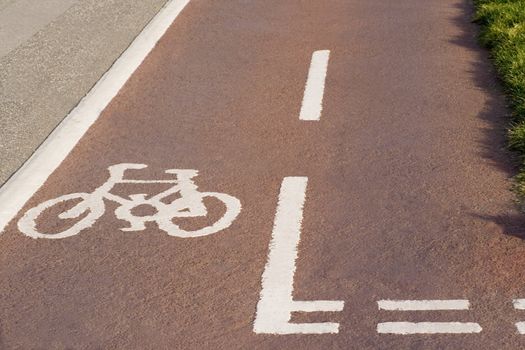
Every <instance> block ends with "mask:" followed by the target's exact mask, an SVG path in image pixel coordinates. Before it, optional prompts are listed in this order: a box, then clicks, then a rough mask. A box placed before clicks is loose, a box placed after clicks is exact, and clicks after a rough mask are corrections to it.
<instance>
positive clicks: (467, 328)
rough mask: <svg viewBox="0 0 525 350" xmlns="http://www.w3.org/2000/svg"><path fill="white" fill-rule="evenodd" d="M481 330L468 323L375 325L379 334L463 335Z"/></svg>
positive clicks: (475, 324) (474, 324) (390, 323)
mask: <svg viewBox="0 0 525 350" xmlns="http://www.w3.org/2000/svg"><path fill="white" fill-rule="evenodd" d="M481 331H482V328H481V326H480V325H479V324H477V323H469V322H418V323H412V322H384V323H379V324H378V325H377V333H381V334H404V335H406V334H439V333H447V334H463V333H479V332H481Z"/></svg>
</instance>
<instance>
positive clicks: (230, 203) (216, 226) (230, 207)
mask: <svg viewBox="0 0 525 350" xmlns="http://www.w3.org/2000/svg"><path fill="white" fill-rule="evenodd" d="M200 195H201V201H202V199H204V198H206V197H210V198H215V199H218V200H219V201H221V202H222V203H223V204H224V206H225V207H226V212H225V213H224V215H223V216H222V217H221V218H220V219H219V220H217V221H215V223H213V224H212V225H211V226H206V227H203V228H201V229H198V230H194V231H191V230H183V229H181V228H180V227H179V226H178V225H176V224H174V223H173V221H172V220H171V218H163V219H162V220H160V221H158V225H159V228H160V229H161V230H163V231H165V232H166V233H167V234H168V235H170V236H175V237H181V238H190V237H202V236H208V235H211V234H214V233H217V232H219V231H222V230H224V229H225V228H228V227H229V226H230V225H231V224H232V222H233V220H235V218H237V215H239V213H240V212H241V202H240V201H239V200H238V199H237V198H235V197H233V196H230V195H228V194H225V193H217V192H202V193H200Z"/></svg>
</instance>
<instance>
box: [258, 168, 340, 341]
mask: <svg viewBox="0 0 525 350" xmlns="http://www.w3.org/2000/svg"><path fill="white" fill-rule="evenodd" d="M307 182H308V178H306V177H286V178H284V180H283V182H282V184H281V191H280V193H279V202H278V204H277V211H276V214H275V221H274V226H273V232H272V239H271V241H270V248H269V253H268V261H267V263H266V267H265V269H264V273H263V275H262V290H261V295H260V299H259V303H258V304H257V314H256V316H255V320H254V323H253V331H254V332H255V333H266V334H297V333H303V334H305V333H306V334H322V333H338V332H339V324H338V323H332V322H324V323H290V318H291V314H292V312H297V311H299V312H318V311H327V312H334V311H341V310H343V307H344V302H343V301H339V300H337V301H331V300H313V301H294V300H293V279H294V274H295V269H296V266H295V260H296V259H297V254H298V252H297V247H298V245H299V240H300V235H301V224H302V221H303V206H304V201H305V195H306V185H307Z"/></svg>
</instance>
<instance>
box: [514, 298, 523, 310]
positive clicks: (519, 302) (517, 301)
mask: <svg viewBox="0 0 525 350" xmlns="http://www.w3.org/2000/svg"><path fill="white" fill-rule="evenodd" d="M512 304H513V305H514V308H515V309H516V310H525V299H514V300H513V301H512Z"/></svg>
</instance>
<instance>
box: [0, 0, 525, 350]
mask: <svg viewBox="0 0 525 350" xmlns="http://www.w3.org/2000/svg"><path fill="white" fill-rule="evenodd" d="M470 11H471V6H470V5H469V4H468V3H467V2H465V1H463V0H447V1H444V2H443V1H434V0H428V1H419V0H403V1H399V2H389V3H385V2H382V1H376V0H371V1H367V2H359V1H341V0H333V1H332V0H331V1H324V2H322V3H315V2H308V3H305V2H301V1H286V2H278V1H264V2H262V1H261V2H246V1H228V2H226V1H213V2H203V1H192V2H190V3H189V4H188V5H187V7H186V8H185V9H184V10H183V12H182V13H181V15H180V16H179V17H178V18H177V20H176V21H175V22H174V23H173V24H172V25H171V27H170V28H169V29H168V31H167V32H166V34H165V35H164V36H163V37H162V39H161V40H160V41H159V43H158V44H157V46H156V47H155V48H154V49H153V50H152V51H151V53H150V54H149V56H148V57H147V58H146V60H145V61H144V62H143V64H141V65H140V67H139V68H138V69H137V71H136V72H135V73H134V74H133V76H132V77H131V78H130V79H129V81H128V82H127V83H126V85H125V86H124V87H123V88H122V89H121V90H120V92H119V94H118V95H117V96H116V97H115V98H114V99H113V100H112V102H111V103H110V104H109V106H108V107H107V108H106V109H105V110H104V111H103V112H102V114H101V116H100V118H99V119H98V120H97V121H96V123H95V124H94V125H93V126H92V127H91V128H90V129H89V131H88V132H87V133H86V134H85V136H84V137H83V138H82V139H81V141H80V142H79V143H78V144H77V145H76V147H75V148H74V149H73V151H72V152H71V153H70V154H69V156H68V157H67V158H66V159H65V160H64V161H63V163H62V164H61V165H60V167H59V168H58V169H57V170H56V171H55V172H54V173H53V174H52V175H51V176H50V177H49V179H48V180H47V181H46V183H45V185H44V186H43V187H42V188H40V190H38V191H37V192H36V193H35V195H34V196H33V197H32V198H31V199H30V200H29V201H28V202H27V203H26V205H25V206H24V208H23V209H22V210H21V211H20V213H19V214H18V215H17V216H16V218H15V219H14V220H13V221H12V222H11V223H10V224H9V226H8V227H7V228H6V230H5V231H4V233H3V234H2V235H1V236H0V245H1V246H2V253H1V254H0V258H1V264H0V266H1V267H0V280H1V281H2V284H1V285H0V288H1V291H0V310H1V311H0V329H1V332H0V348H6V349H10V348H22V349H25V348H45V349H48V348H49V349H54V348H57V349H66V348H74V349H77V348H88V349H90V348H93V349H96V348H110V349H111V348H119V349H120V348H126V349H128V348H136V349H163V348H169V349H174V348H175V349H191V348H194V349H205V348H209V349H251V348H256V349H266V348H267V349H275V348H286V349H297V348H306V349H324V348H329V349H339V348H341V349H343V348H344V349H349V348H352V349H354V348H355V349H382V348H384V349H406V348H430V349H448V348H450V349H457V348H461V349H474V348H482V349H485V348H497V349H518V348H520V347H522V346H523V345H522V343H523V341H524V340H523V338H524V337H525V335H520V334H519V333H518V331H517V328H516V325H515V323H516V322H519V321H521V320H525V313H524V312H523V311H519V310H516V309H515V306H516V308H519V305H520V304H519V302H517V303H515V304H513V303H512V302H513V300H515V299H520V298H525V288H523V286H522V283H521V280H522V277H523V273H522V271H524V269H523V268H524V267H525V258H524V257H525V254H524V253H525V247H524V245H523V242H522V240H521V238H520V237H519V236H520V232H521V231H520V230H519V228H520V227H523V225H522V224H523V221H522V219H521V216H520V215H519V214H518V213H517V212H516V211H515V209H514V207H513V204H512V198H513V197H512V194H511V193H510V192H508V186H509V184H510V182H509V181H508V178H509V176H510V175H511V173H512V167H511V166H510V164H509V163H508V162H506V161H505V159H507V158H508V155H506V154H505V152H503V151H498V147H494V144H496V145H501V148H502V147H503V145H504V120H503V119H502V116H503V115H505V113H506V111H505V108H504V100H503V98H502V97H501V96H500V94H499V90H498V88H497V85H496V84H495V78H494V77H493V74H492V73H491V71H490V64H489V62H488V60H487V57H486V55H485V54H484V52H483V51H482V50H480V49H479V48H478V47H477V45H476V39H475V35H476V28H475V26H474V25H472V24H470V23H469V19H470V17H469V16H470V14H471V12H470ZM318 50H330V60H329V64H328V69H327V76H326V84H325V91H324V99H323V101H324V103H323V109H322V115H321V118H320V120H319V121H305V120H301V119H299V114H300V110H301V102H302V99H303V93H304V89H305V81H306V79H307V74H308V70H309V66H310V60H311V57H312V53H313V52H314V51H318ZM118 164H128V166H127V167H131V165H129V164H135V165H137V164H144V165H147V167H143V168H141V169H138V166H137V169H130V170H128V171H126V172H125V173H124V177H125V178H126V179H134V180H135V182H129V181H128V182H127V183H122V184H115V186H113V187H112V188H111V190H110V191H109V190H108V191H106V192H104V193H109V192H111V193H112V194H113V197H111V196H110V195H107V196H106V198H105V199H101V198H102V197H97V198H98V199H93V198H95V197H93V196H91V197H89V198H91V199H90V200H91V201H92V202H89V201H88V200H86V198H88V194H89V193H95V191H96V189H97V188H98V189H101V187H100V186H101V185H103V184H104V183H107V180H108V178H109V176H110V171H109V169H113V171H115V169H116V168H111V167H112V166H114V165H118ZM167 169H178V170H181V169H184V170H197V171H198V173H195V172H193V173H189V172H185V173H181V172H180V171H176V172H175V173H176V174H169V173H168V174H167V173H165V172H164V171H165V170H167ZM115 173H116V172H114V174H115ZM181 174H182V175H181ZM183 174H185V175H183ZM173 175H177V176H178V177H177V176H173ZM181 176H182V177H184V176H186V177H189V178H192V179H193V180H192V181H194V182H193V185H194V186H197V187H198V191H200V192H199V193H205V194H207V195H203V197H194V198H193V199H192V200H189V199H188V198H189V197H188V196H190V197H191V194H192V193H193V194H195V187H192V185H191V184H192V183H191V182H189V181H186V182H185V183H186V185H185V186H186V187H184V191H187V193H189V195H187V193H186V192H184V193H183V192H182V191H181V192H180V193H174V194H170V196H171V197H170V200H178V199H181V198H185V199H186V200H187V202H184V205H186V206H188V207H192V208H193V207H195V208H198V207H199V205H200V204H203V205H204V206H205V208H207V212H206V213H205V214H203V215H199V216H198V217H195V218H180V216H183V214H180V213H182V212H186V213H188V212H192V209H188V210H185V209H187V208H185V207H184V206H183V207H179V208H178V209H179V214H178V215H179V217H178V218H176V219H175V220H174V221H171V220H168V221H162V222H161V220H160V219H159V220H157V222H148V223H146V225H145V226H144V227H142V226H141V223H142V221H141V220H140V219H137V220H135V219H136V218H140V217H145V216H148V215H153V216H154V215H155V213H152V212H151V209H152V208H151V206H148V205H144V206H143V207H140V208H139V207H133V206H132V205H129V207H126V205H127V204H122V203H128V202H126V201H125V200H123V202H122V203H120V204H119V203H118V200H119V199H116V198H128V199H130V198H131V199H133V198H134V199H135V200H136V202H135V203H137V202H140V201H143V202H144V203H146V202H147V201H146V198H150V196H152V195H155V194H156V193H159V192H162V191H164V190H166V189H168V188H169V187H170V186H171V185H173V183H171V182H170V181H171V180H172V179H173V178H177V179H178V180H179V182H180V181H181V180H180V179H181ZM286 178H288V179H290V178H295V179H306V180H307V181H306V182H305V184H306V183H307V184H306V187H305V197H304V208H303V209H302V216H303V218H302V225H301V222H300V220H299V226H300V227H302V229H301V230H300V242H299V246H298V258H297V261H296V271H295V276H294V280H293V298H294V300H296V301H299V300H300V301H315V300H326V301H341V302H344V308H343V309H342V311H332V312H313V313H312V312H293V313H292V315H291V320H290V321H289V322H290V324H314V323H323V322H332V323H337V324H339V327H338V330H337V332H332V333H328V334H288V335H282V334H261V332H257V330H256V329H255V330H254V321H255V320H256V317H259V315H256V313H257V312H258V311H257V310H258V303H259V300H260V298H261V288H262V281H261V279H262V276H263V273H265V268H267V264H268V254H269V251H271V249H272V245H270V241H271V240H272V237H274V238H275V233H276V232H275V231H276V229H277V226H278V225H277V219H276V216H277V217H279V209H277V207H278V206H279V207H280V206H281V205H283V207H284V206H285V205H284V204H283V203H284V202H285V201H284V200H279V201H278V198H281V199H282V197H283V188H285V186H284V183H285V181H284V180H285V179H286ZM147 181H154V182H147ZM188 184H189V185H188ZM102 189H103V188H102ZM101 191H102V190H101ZM102 192H103V191H102ZM102 192H100V193H102ZM292 192H293V191H292ZM74 193H83V194H82V195H76V197H75V196H72V197H71V200H70V201H64V202H58V204H56V205H53V206H50V207H49V208H48V209H46V210H42V215H41V216H38V219H36V226H35V227H31V220H32V219H31V218H32V217H34V216H37V215H36V213H37V212H38V210H37V209H38V208H41V209H42V208H43V207H39V205H40V204H41V203H44V202H46V201H48V200H50V199H53V198H58V197H60V196H63V195H67V194H74ZM97 193H98V192H97ZM185 193H186V194H185ZM133 194H134V195H135V196H134V197H127V196H129V195H133ZM280 194H281V197H279V195H280ZM179 196H180V197H179ZM81 200H84V201H85V203H88V202H89V203H91V204H90V205H91V206H89V210H81V212H79V213H77V214H78V215H80V216H79V217H77V218H75V215H72V216H73V218H69V219H67V218H64V217H63V219H62V220H61V219H58V218H57V217H58V215H59V214H60V213H62V212H65V211H67V209H70V208H72V207H74V206H75V205H76V204H78V203H80V202H81ZM168 202H169V201H165V202H163V203H164V204H165V205H164V206H163V205H162V204H161V202H160V201H159V202H155V203H156V205H157V209H158V208H164V209H163V210H166V211H165V212H162V214H165V215H166V216H169V215H168V214H170V213H171V212H169V205H167V204H166V203H168ZM299 202H301V201H300V200H299V201H298V204H297V203H296V204H297V205H298V206H301V205H300V204H301V203H299ZM150 203H152V202H150ZM173 203H175V202H173ZM177 203H182V202H181V201H178V202H177ZM239 203H240V207H239V206H238V204H239ZM32 208H37V209H32ZM201 209H202V208H201ZM276 212H277V215H276ZM225 213H229V214H230V218H229V219H228V220H226V221H227V222H226V223H225V224H224V225H223V226H224V227H219V226H221V225H220V224H217V225H218V226H217V227H218V229H220V230H219V231H218V232H211V231H213V230H212V229H210V230H211V231H199V229H200V228H203V227H213V224H214V223H216V222H218V221H219V223H220V218H221V217H222V216H223V215H225ZM33 214H34V215H33ZM95 214H96V215H95ZM292 214H293V213H292V212H291V211H286V210H284V211H283V212H282V218H283V222H284V224H285V226H286V225H288V224H290V222H291V224H294V222H292V221H293V220H292V216H293V215H292ZM24 215H25V216H24ZM86 218H88V219H86ZM130 218H135V219H133V220H135V221H134V222H130V221H129V220H126V219H130ZM230 219H231V220H230ZM82 220H84V221H83V222H84V223H86V226H85V227H83V229H82V230H81V231H80V232H79V233H78V234H74V235H71V236H70V237H64V238H60V239H46V238H39V239H34V238H31V237H28V234H29V235H31V234H30V233H28V232H33V235H34V232H48V233H57V232H60V231H64V230H65V228H66V227H71V226H72V225H74V224H75V223H77V222H79V221H82ZM130 220H131V219H130ZM274 221H275V225H274ZM296 221H297V220H296ZM295 224H297V222H295ZM126 227H128V228H130V227H131V228H132V229H133V230H134V231H122V228H126ZM188 232H189V233H188ZM191 232H200V233H202V234H203V235H202V236H200V237H191V236H192V233H191ZM170 233H171V235H170ZM209 233H210V234H209ZM184 234H187V235H189V236H190V237H183V236H184ZM194 235H198V234H197V233H194ZM272 235H273V236H272ZM514 236H517V237H514ZM286 237H288V236H286ZM272 242H274V241H272ZM292 255H293V254H292ZM284 287H285V286H284V285H283V288H284ZM381 300H455V301H456V302H455V303H456V304H458V305H465V301H468V306H466V307H464V308H463V309H461V308H458V309H455V310H440V311H433V310H426V311H415V310H411V311H400V310H388V306H381V305H388V304H381V303H379V304H378V302H379V301H381ZM458 300H459V301H458ZM456 304H454V305H456ZM276 305H277V304H276ZM380 308H382V309H381V310H380ZM275 312H276V315H277V312H279V310H276V311H275ZM522 317H523V318H522ZM277 318H278V317H277V316H276V320H277ZM403 321H404V322H412V323H415V322H463V323H469V324H478V325H479V327H480V332H479V333H478V332H473V333H471V334H412V335H403V334H381V333H380V332H379V330H380V329H381V327H379V328H378V324H380V323H385V322H403Z"/></svg>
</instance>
